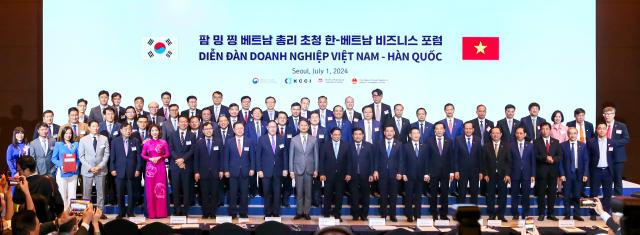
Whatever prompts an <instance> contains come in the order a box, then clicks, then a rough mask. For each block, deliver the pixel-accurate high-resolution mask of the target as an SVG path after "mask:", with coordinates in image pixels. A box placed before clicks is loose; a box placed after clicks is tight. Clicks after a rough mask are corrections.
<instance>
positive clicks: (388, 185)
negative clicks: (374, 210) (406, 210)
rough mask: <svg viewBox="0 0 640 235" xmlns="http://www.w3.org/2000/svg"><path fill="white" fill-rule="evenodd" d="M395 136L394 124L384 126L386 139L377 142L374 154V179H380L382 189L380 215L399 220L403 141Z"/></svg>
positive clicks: (379, 184)
mask: <svg viewBox="0 0 640 235" xmlns="http://www.w3.org/2000/svg"><path fill="white" fill-rule="evenodd" d="M407 124H408V120H407ZM407 126H408V125H407ZM395 136H396V134H395V128H394V125H393V124H387V125H386V126H385V127H384V139H381V140H379V141H377V142H376V145H375V146H374V148H375V151H376V152H375V153H374V154H373V156H374V157H375V158H376V160H375V162H376V164H375V169H374V172H373V180H375V181H378V188H379V189H380V217H381V218H386V217H387V215H388V216H389V219H390V220H391V222H398V219H397V218H396V201H397V200H398V189H399V186H400V180H402V171H401V169H400V164H401V162H402V154H401V152H400V151H401V148H402V141H400V140H397V139H395Z"/></svg>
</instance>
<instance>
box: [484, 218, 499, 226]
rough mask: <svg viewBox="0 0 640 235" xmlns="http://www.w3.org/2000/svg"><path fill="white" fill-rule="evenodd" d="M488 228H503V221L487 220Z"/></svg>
mask: <svg viewBox="0 0 640 235" xmlns="http://www.w3.org/2000/svg"><path fill="white" fill-rule="evenodd" d="M487 226H490V227H500V226H502V220H497V219H490V220H487Z"/></svg>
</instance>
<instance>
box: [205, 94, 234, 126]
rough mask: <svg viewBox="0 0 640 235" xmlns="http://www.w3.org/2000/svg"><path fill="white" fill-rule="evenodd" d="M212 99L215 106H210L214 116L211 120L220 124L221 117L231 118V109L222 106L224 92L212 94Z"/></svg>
mask: <svg viewBox="0 0 640 235" xmlns="http://www.w3.org/2000/svg"><path fill="white" fill-rule="evenodd" d="M211 99H212V100H213V105H211V106H209V109H210V110H211V112H212V114H213V115H211V118H212V119H213V122H216V123H217V122H218V119H219V118H220V116H229V107H227V106H225V105H222V92H220V91H214V92H213V94H211Z"/></svg>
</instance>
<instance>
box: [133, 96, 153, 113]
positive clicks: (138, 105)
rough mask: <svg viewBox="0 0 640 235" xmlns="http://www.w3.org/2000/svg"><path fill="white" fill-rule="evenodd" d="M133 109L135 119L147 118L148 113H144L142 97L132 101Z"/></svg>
mask: <svg viewBox="0 0 640 235" xmlns="http://www.w3.org/2000/svg"><path fill="white" fill-rule="evenodd" d="M133 108H134V110H135V113H136V118H138V117H142V116H147V117H148V116H149V112H147V111H144V98H142V96H137V97H136V98H135V99H133Z"/></svg>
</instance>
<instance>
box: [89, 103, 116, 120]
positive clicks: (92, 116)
mask: <svg viewBox="0 0 640 235" xmlns="http://www.w3.org/2000/svg"><path fill="white" fill-rule="evenodd" d="M106 107H109V105H107V106H106ZM93 120H95V121H97V122H104V116H103V115H102V108H100V105H98V106H95V107H93V108H91V110H90V111H89V120H88V121H87V123H89V121H93ZM118 120H119V117H115V121H118Z"/></svg>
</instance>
